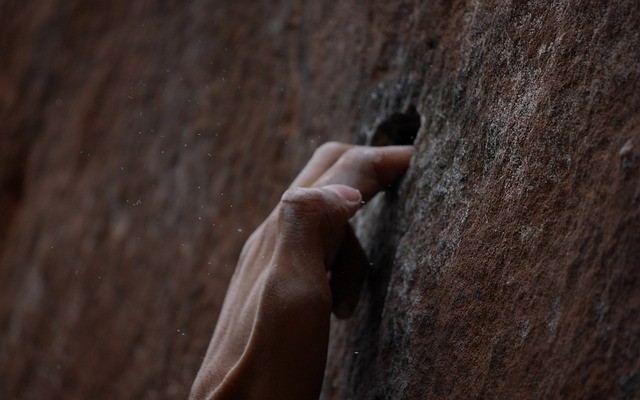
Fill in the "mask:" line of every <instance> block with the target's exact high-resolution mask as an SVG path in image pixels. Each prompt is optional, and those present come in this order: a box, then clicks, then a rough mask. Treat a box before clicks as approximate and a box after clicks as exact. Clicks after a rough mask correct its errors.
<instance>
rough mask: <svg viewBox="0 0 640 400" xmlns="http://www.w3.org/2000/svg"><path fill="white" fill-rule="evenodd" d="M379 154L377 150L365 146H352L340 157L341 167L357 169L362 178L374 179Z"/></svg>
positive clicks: (379, 157)
mask: <svg viewBox="0 0 640 400" xmlns="http://www.w3.org/2000/svg"><path fill="white" fill-rule="evenodd" d="M380 160H381V155H380V154H379V152H378V151H376V150H375V149H372V148H367V147H353V148H351V149H349V150H347V151H346V152H345V153H344V154H343V155H342V157H341V160H340V162H341V163H342V168H343V169H346V170H355V171H358V173H359V175H360V176H362V177H363V178H368V179H369V178H370V179H375V178H376V177H377V175H378V164H379V163H380Z"/></svg>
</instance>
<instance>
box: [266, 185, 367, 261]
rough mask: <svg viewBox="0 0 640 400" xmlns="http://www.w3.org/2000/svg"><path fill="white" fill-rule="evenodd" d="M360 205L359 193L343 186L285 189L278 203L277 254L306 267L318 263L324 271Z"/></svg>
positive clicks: (360, 196) (360, 197)
mask: <svg viewBox="0 0 640 400" xmlns="http://www.w3.org/2000/svg"><path fill="white" fill-rule="evenodd" d="M361 205H362V195H361V194H360V191H358V190H357V189H354V188H352V187H350V186H346V185H339V184H333V185H327V186H323V187H320V188H295V189H289V190H287V191H286V192H285V194H284V195H283V196H282V199H281V201H280V204H279V211H278V234H277V241H276V253H277V254H278V255H280V256H285V257H288V258H290V259H291V261H295V260H297V259H300V262H301V263H302V265H307V266H309V267H311V265H316V264H318V262H321V263H322V264H323V265H324V267H325V269H324V270H323V271H322V272H325V271H326V268H327V267H328V266H329V265H331V264H332V263H333V260H334V259H335V255H336V253H337V252H338V249H339V247H340V243H341V241H342V236H343V235H344V227H345V225H346V224H347V223H348V221H349V219H350V218H351V217H352V216H353V215H354V214H355V213H356V211H358V209H359V208H360V206H361Z"/></svg>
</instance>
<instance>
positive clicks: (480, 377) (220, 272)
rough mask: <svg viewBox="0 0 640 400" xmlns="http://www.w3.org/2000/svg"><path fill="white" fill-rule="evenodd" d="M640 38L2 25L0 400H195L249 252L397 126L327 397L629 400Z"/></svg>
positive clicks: (377, 5) (323, 17)
mask: <svg viewBox="0 0 640 400" xmlns="http://www.w3.org/2000/svg"><path fill="white" fill-rule="evenodd" d="M639 35H640V3H638V2H634V1H621V0H619V1H609V2H602V1H561V2H555V3H553V4H551V3H548V2H543V1H500V2H492V3H491V4H488V3H485V2H447V1H440V2H432V1H427V2H417V1H394V2H388V1H377V0H371V1H368V2H362V1H358V2H356V1H323V2H312V1H292V0H282V1H244V0H235V1H216V2H205V1H195V0H193V1H161V2H152V1H143V0H131V1H126V2H125V1H109V2H107V1H93V2H83V1H78V0H70V1H59V0H57V1H56V0H39V1H32V0H25V1H11V0H9V1H4V2H2V3H0V190H1V191H0V398H7V399H42V398H50V399H113V398H117V399H156V398H167V399H174V398H175V399H179V398H185V397H186V395H187V393H188V390H189V387H190V384H191V382H192V380H193V378H194V376H195V373H196V371H197V368H198V367H199V364H200V361H201V358H202V356H203V355H204V351H205V349H206V346H207V344H208V341H209V338H210V335H211V333H212V330H213V327H214V325H215V320H216V318H217V315H218V311H219V308H220V305H221V302H222V300H223V297H224V292H225V290H226V285H227V283H228V280H229V279H230V277H231V274H232V272H233V268H234V266H235V259H236V257H237V255H238V253H239V251H240V248H241V246H242V244H243V242H244V240H245V239H246V238H247V236H248V235H249V234H250V233H251V231H252V230H253V229H254V228H255V227H256V226H257V225H258V224H259V223H260V221H261V220H262V219H263V218H264V217H265V216H266V215H267V213H268V212H269V211H270V209H271V208H272V207H273V206H274V205H275V203H276V202H277V200H278V198H279V195H280V193H281V192H282V191H283V189H284V188H285V187H286V185H287V183H288V182H289V181H290V180H291V179H292V178H293V177H294V176H295V174H296V173H297V171H298V170H299V169H300V168H301V167H302V166H303V165H304V163H305V162H306V160H307V159H308V157H309V156H310V155H311V153H312V151H313V149H315V148H316V147H317V146H318V145H319V144H320V143H322V142H325V141H327V140H340V141H347V142H358V143H371V142H375V140H374V139H375V138H374V136H376V135H377V134H376V132H378V133H379V132H380V131H381V130H384V129H388V128H389V127H391V128H393V129H395V131H399V132H400V134H401V135H410V136H414V135H416V138H415V145H416V149H417V155H416V157H415V159H414V162H413V164H412V166H411V168H410V170H409V171H408V172H407V174H406V176H405V177H404V179H403V180H402V182H400V183H399V184H398V186H397V187H395V188H392V189H390V190H389V191H387V193H386V194H385V195H384V196H380V197H378V198H376V199H374V201H372V202H371V204H369V205H368V206H367V207H366V209H365V210H364V212H363V213H362V215H360V216H359V217H358V218H357V219H356V220H355V221H354V225H355V226H356V228H357V231H358V235H359V237H360V238H361V240H362V242H363V245H364V246H365V248H366V249H367V250H368V253H369V255H370V258H371V266H370V268H369V274H368V277H367V282H366V284H365V287H364V291H363V293H362V297H361V307H360V308H359V309H358V312H357V314H356V316H355V317H354V318H353V319H351V320H349V321H346V322H337V321H336V323H334V325H333V331H332V338H331V346H330V347H331V348H330V355H329V361H328V369H327V374H326V378H325V385H324V389H323V397H324V398H327V399H333V398H336V399H342V398H354V399H357V398H371V399H387V398H394V399H395V398H407V399H413V398H443V397H445V398H446V397H449V398H616V399H633V398H638V397H639V396H640V375H639V368H640V357H639V355H640V354H639V353H640V351H639V349H640V340H639V338H640V317H639V315H638V314H639V309H640V290H639V289H638V284H639V280H638V278H639V276H640V167H639V165H640V76H639V74H640V38H639ZM394 115H395V116H396V117H394ZM398 115H400V116H407V115H408V116H414V117H415V116H416V115H417V116H418V117H419V121H420V126H419V127H418V126H413V125H411V124H409V125H411V127H410V129H409V130H412V129H413V130H414V131H413V132H405V131H404V130H405V128H406V126H404V125H403V126H395V125H394V124H396V123H398V121H399V119H398V118H397V116H398ZM414 128H415V129H417V132H415V129H414ZM393 129H392V130H393ZM396 133H397V132H396ZM383 134H384V132H383ZM391 136H393V137H391V139H389V140H390V141H392V142H393V141H394V140H396V139H397V138H395V139H394V137H395V136H394V135H391Z"/></svg>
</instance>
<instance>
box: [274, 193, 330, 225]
mask: <svg viewBox="0 0 640 400" xmlns="http://www.w3.org/2000/svg"><path fill="white" fill-rule="evenodd" d="M323 205H324V197H323V196H322V193H320V192H319V191H318V190H315V189H305V188H294V189H289V190H287V191H286V192H284V194H283V195H282V199H281V200H280V216H281V218H282V217H285V218H291V217H295V218H296V219H299V218H304V219H308V218H309V217H312V216H314V215H317V214H318V211H319V210H321V209H322V208H323Z"/></svg>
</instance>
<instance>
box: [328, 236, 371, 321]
mask: <svg viewBox="0 0 640 400" xmlns="http://www.w3.org/2000/svg"><path fill="white" fill-rule="evenodd" d="M366 265H367V256H366V255H365V253H364V250H362V247H361V246H360V242H359V241H358V239H357V238H356V236H355V234H354V233H353V229H351V226H349V225H348V224H347V225H346V226H345V234H344V239H343V241H342V246H341V247H340V250H339V251H338V255H337V257H336V259H335V262H334V263H333V266H332V267H331V293H332V296H333V313H334V314H335V316H336V317H338V318H340V319H346V318H349V317H350V316H351V314H353V310H354V309H355V308H356V305H357V303H358V298H359V297H360V288H361V287H362V282H363V281H364V276H365V271H366Z"/></svg>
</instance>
